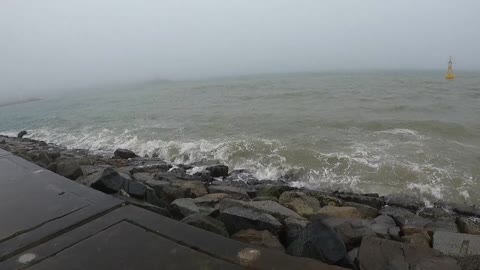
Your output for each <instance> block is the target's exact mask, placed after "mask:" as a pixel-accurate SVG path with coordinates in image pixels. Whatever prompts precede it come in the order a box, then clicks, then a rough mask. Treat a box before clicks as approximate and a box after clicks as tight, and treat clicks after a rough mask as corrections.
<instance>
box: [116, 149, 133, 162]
mask: <svg viewBox="0 0 480 270" xmlns="http://www.w3.org/2000/svg"><path fill="white" fill-rule="evenodd" d="M113 155H114V156H115V157H117V158H121V159H129V158H134V157H136V156H137V155H136V154H135V153H134V152H133V151H131V150H128V149H121V148H118V149H117V150H115V152H114V153H113Z"/></svg>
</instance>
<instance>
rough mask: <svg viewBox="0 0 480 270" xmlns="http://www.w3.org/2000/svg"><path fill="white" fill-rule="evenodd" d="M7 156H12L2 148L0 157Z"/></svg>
mask: <svg viewBox="0 0 480 270" xmlns="http://www.w3.org/2000/svg"><path fill="white" fill-rule="evenodd" d="M7 155H10V152H7V151H5V150H3V149H2V148H0V157H3V156H7Z"/></svg>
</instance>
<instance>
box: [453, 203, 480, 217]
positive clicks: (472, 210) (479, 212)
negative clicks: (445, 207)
mask: <svg viewBox="0 0 480 270" xmlns="http://www.w3.org/2000/svg"><path fill="white" fill-rule="evenodd" d="M450 207H451V209H452V210H453V211H454V212H455V213H458V214H460V215H464V216H475V217H480V209H479V208H478V207H476V206H468V205H463V204H451V205H450Z"/></svg>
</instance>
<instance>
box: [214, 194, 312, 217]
mask: <svg viewBox="0 0 480 270" xmlns="http://www.w3.org/2000/svg"><path fill="white" fill-rule="evenodd" d="M232 207H244V208H249V209H253V210H255V211H257V212H261V213H266V214H269V215H272V216H274V217H275V218H277V219H278V220H280V221H283V220H284V219H286V218H288V217H293V218H298V219H303V218H302V217H301V216H300V215H299V214H297V213H296V212H294V211H292V210H290V209H288V208H286V207H284V206H282V205H280V204H278V203H276V202H273V201H250V202H244V201H239V200H232V199H224V200H223V201H221V202H220V204H219V208H220V212H222V211H225V210H226V209H229V208H232Z"/></svg>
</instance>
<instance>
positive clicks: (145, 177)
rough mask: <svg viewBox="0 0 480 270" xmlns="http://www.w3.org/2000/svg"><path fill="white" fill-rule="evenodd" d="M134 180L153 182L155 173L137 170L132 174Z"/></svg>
mask: <svg viewBox="0 0 480 270" xmlns="http://www.w3.org/2000/svg"><path fill="white" fill-rule="evenodd" d="M132 178H133V180H135V181H139V182H143V183H146V182H153V181H154V179H153V174H151V173H146V172H137V173H134V174H133V175H132Z"/></svg>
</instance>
